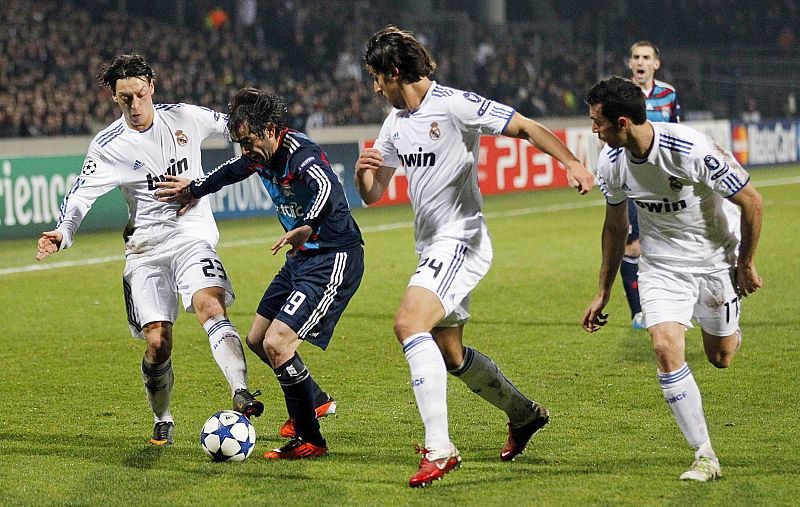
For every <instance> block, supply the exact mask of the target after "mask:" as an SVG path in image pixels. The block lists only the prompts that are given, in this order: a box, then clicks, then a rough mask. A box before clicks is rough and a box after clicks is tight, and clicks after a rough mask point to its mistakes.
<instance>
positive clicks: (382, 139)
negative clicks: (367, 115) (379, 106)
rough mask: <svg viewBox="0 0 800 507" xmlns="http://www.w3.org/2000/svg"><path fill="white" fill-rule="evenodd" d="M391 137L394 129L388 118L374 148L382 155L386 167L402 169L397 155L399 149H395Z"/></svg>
mask: <svg viewBox="0 0 800 507" xmlns="http://www.w3.org/2000/svg"><path fill="white" fill-rule="evenodd" d="M390 117H391V116H390ZM391 136H392V129H391V127H390V126H389V118H386V120H385V121H384V122H383V126H382V127H381V131H380V133H379V134H378V138H377V139H376V140H375V144H374V145H373V148H375V149H377V150H378V151H379V152H380V153H381V156H382V157H383V165H384V166H387V167H395V168H397V167H400V166H401V165H402V163H401V162H400V157H399V156H398V155H397V148H395V146H394V142H392V139H391Z"/></svg>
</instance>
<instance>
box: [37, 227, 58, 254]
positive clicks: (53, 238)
mask: <svg viewBox="0 0 800 507" xmlns="http://www.w3.org/2000/svg"><path fill="white" fill-rule="evenodd" d="M63 239H64V235H63V234H61V233H60V232H59V231H47V232H43V233H42V237H41V238H39V242H38V251H37V252H36V260H37V261H40V260H42V259H44V258H45V257H47V256H48V255H50V254H54V253H56V252H58V249H59V248H60V247H61V241H62V240H63Z"/></svg>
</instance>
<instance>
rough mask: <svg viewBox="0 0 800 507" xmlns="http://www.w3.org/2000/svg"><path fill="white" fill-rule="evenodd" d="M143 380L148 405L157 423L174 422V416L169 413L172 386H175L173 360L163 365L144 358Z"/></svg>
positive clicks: (168, 360)
mask: <svg viewBox="0 0 800 507" xmlns="http://www.w3.org/2000/svg"><path fill="white" fill-rule="evenodd" d="M142 380H143V381H144V387H145V390H146V391H147V403H149V404H150V409H151V410H152V411H153V418H154V419H155V422H172V420H173V419H172V414H171V413H170V411H169V400H170V396H171V395H172V386H173V385H174V384H175V374H174V373H173V371H172V359H167V360H166V361H164V362H163V363H151V362H150V361H148V360H147V358H142Z"/></svg>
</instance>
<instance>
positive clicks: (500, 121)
mask: <svg viewBox="0 0 800 507" xmlns="http://www.w3.org/2000/svg"><path fill="white" fill-rule="evenodd" d="M448 105H449V108H450V113H451V114H452V115H453V117H454V118H455V119H456V120H457V121H458V122H459V123H460V124H461V125H463V126H464V127H465V129H466V130H477V131H478V132H479V133H481V134H488V135H495V136H496V135H500V134H502V133H503V130H505V128H506V126H508V123H509V122H510V121H511V117H513V116H514V112H515V111H514V108H513V107H510V106H506V105H504V104H500V103H499V102H495V101H493V100H489V99H485V98H483V97H481V96H480V95H477V94H475V93H472V92H458V93H455V94H453V95H452V96H450V97H449V98H448Z"/></svg>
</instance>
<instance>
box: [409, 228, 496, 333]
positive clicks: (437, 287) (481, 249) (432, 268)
mask: <svg viewBox="0 0 800 507" xmlns="http://www.w3.org/2000/svg"><path fill="white" fill-rule="evenodd" d="M419 259H420V261H419V265H418V266H417V271H416V272H415V273H414V274H413V275H412V276H411V280H409V282H408V285H409V286H412V285H413V286H416V287H424V288H426V289H428V290H429V291H431V292H433V293H434V294H436V296H438V297H439V301H441V302H442V306H443V307H444V314H445V318H444V319H442V320H441V321H439V323H438V324H436V327H456V326H460V325H462V324H464V323H465V322H466V321H467V320H468V319H469V293H470V292H472V290H473V289H474V288H475V287H477V285H478V282H480V281H481V279H482V278H483V277H484V276H486V273H488V272H489V267H490V266H491V265H492V241H491V239H490V238H489V234H488V233H486V232H484V233H483V234H482V235H481V236H480V238H479V241H478V243H477V244H476V245H470V244H468V243H465V242H463V241H457V240H439V241H436V242H434V243H432V244H431V245H429V246H428V247H426V248H425V250H423V251H422V253H421V254H420V256H419Z"/></svg>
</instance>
